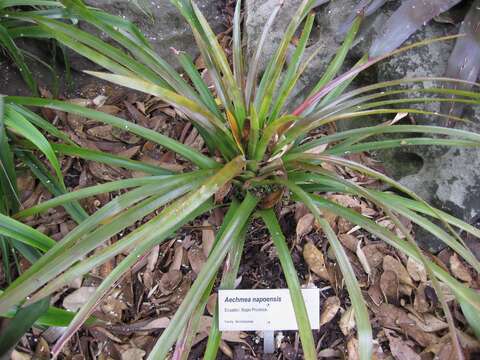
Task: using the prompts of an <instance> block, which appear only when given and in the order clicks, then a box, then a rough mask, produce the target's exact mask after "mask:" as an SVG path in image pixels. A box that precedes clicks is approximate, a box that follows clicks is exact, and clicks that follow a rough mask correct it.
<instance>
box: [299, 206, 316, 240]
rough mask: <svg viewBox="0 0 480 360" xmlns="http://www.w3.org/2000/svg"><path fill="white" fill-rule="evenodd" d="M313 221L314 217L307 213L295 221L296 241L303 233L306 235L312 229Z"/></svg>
mask: <svg viewBox="0 0 480 360" xmlns="http://www.w3.org/2000/svg"><path fill="white" fill-rule="evenodd" d="M314 222H315V217H314V216H313V215H312V214H310V213H308V214H305V215H303V216H302V217H301V218H300V219H299V220H298V222H297V228H296V230H295V231H296V234H297V241H299V240H300V239H301V238H302V237H303V236H304V235H307V234H308V233H309V232H310V231H312V229H313V223H314Z"/></svg>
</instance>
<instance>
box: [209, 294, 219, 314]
mask: <svg viewBox="0 0 480 360" xmlns="http://www.w3.org/2000/svg"><path fill="white" fill-rule="evenodd" d="M217 298H218V296H217V293H214V294H211V295H210V296H209V297H208V302H207V311H208V313H209V314H210V315H212V316H213V314H214V313H215V308H216V307H217Z"/></svg>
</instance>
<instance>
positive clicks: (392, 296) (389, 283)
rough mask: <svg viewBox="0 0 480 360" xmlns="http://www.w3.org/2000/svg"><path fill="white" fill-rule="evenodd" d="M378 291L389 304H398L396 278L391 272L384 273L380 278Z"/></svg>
mask: <svg viewBox="0 0 480 360" xmlns="http://www.w3.org/2000/svg"><path fill="white" fill-rule="evenodd" d="M380 289H381V291H382V294H383V296H384V299H385V300H386V302H388V303H389V304H398V277H397V274H396V273H395V272H393V271H390V270H387V271H384V272H383V274H382V275H381V276H380Z"/></svg>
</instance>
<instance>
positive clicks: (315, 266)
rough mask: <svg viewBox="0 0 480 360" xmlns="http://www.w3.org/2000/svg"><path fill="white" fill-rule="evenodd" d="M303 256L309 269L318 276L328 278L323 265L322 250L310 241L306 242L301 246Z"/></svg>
mask: <svg viewBox="0 0 480 360" xmlns="http://www.w3.org/2000/svg"><path fill="white" fill-rule="evenodd" d="M303 258H304V259H305V262H306V263H307V265H308V267H309V269H310V270H311V271H312V272H314V273H315V274H317V275H318V276H320V278H321V279H323V280H327V281H328V280H329V279H330V277H329V276H328V271H327V268H326V267H325V258H324V256H323V254H322V252H321V251H320V250H319V249H318V248H317V247H316V246H315V245H314V244H313V243H311V242H307V243H306V244H305V246H304V247H303Z"/></svg>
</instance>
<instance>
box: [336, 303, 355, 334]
mask: <svg viewBox="0 0 480 360" xmlns="http://www.w3.org/2000/svg"><path fill="white" fill-rule="evenodd" d="M338 326H339V327H340V330H341V331H342V333H343V335H345V336H347V335H348V334H349V333H350V331H352V330H353V329H354V328H355V313H354V312H353V307H351V306H350V307H349V308H348V309H347V310H346V311H345V312H344V313H343V314H342V317H341V318H340V322H339V323H338Z"/></svg>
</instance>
